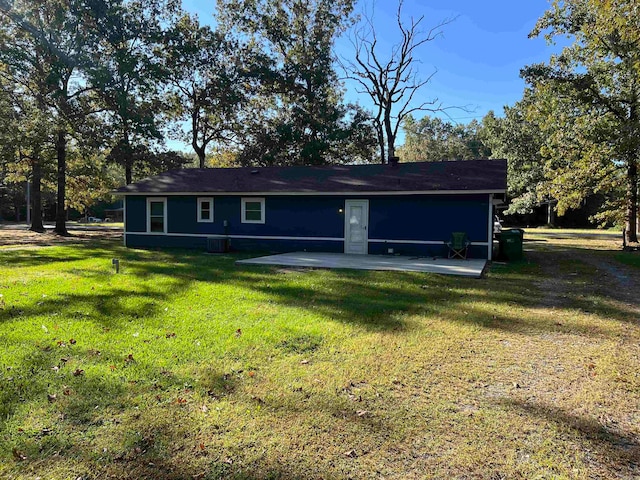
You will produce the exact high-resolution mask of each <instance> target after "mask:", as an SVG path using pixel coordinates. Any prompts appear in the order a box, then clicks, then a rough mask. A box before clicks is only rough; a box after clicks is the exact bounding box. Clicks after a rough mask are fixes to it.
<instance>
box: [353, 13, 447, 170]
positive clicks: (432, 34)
mask: <svg viewBox="0 0 640 480" xmlns="http://www.w3.org/2000/svg"><path fill="white" fill-rule="evenodd" d="M402 6H403V1H402V0H400V2H399V3H398V9H397V11H396V22H397V24H398V30H399V32H400V41H398V42H397V43H395V44H394V45H393V46H392V47H391V52H390V55H389V56H388V57H387V58H386V59H384V58H383V57H384V56H385V55H384V54H383V53H381V52H380V48H379V44H378V37H377V34H376V31H375V28H374V26H373V15H368V14H364V15H363V17H362V18H363V19H362V21H361V23H360V24H359V25H356V26H355V27H354V30H353V31H352V33H351V35H350V37H349V40H350V42H351V45H352V46H353V56H352V58H347V57H344V56H343V57H341V58H340V63H341V64H342V68H343V69H344V71H345V73H346V78H347V79H350V80H353V81H355V82H356V83H357V84H358V85H359V87H358V89H357V92H358V93H366V94H367V95H369V96H370V97H371V99H372V100H373V103H374V105H375V107H376V108H375V112H374V115H375V116H374V125H375V127H376V131H377V135H378V144H379V148H380V161H381V162H382V163H385V158H386V155H385V152H386V154H387V155H388V157H389V158H391V157H394V156H395V141H396V137H397V134H398V129H399V128H400V125H401V124H402V121H403V120H404V119H405V118H406V117H407V115H409V114H411V113H413V112H416V111H427V112H438V111H443V110H446V108H445V107H443V105H442V103H441V102H440V101H439V100H438V99H437V98H434V99H432V100H429V101H423V102H421V103H419V104H414V102H413V101H414V96H415V95H416V93H417V92H418V90H420V88H422V87H423V86H425V85H426V84H427V83H429V82H430V81H431V79H432V78H433V76H434V75H435V74H436V73H437V70H435V69H434V71H433V72H432V73H431V74H429V75H428V76H427V77H425V78H421V77H420V76H419V72H418V68H417V65H418V64H419V63H420V60H419V59H418V58H417V57H416V53H417V49H418V48H419V47H421V46H422V45H424V44H425V43H427V42H430V41H432V40H435V39H436V38H438V37H439V36H440V35H441V34H442V28H443V27H444V26H446V25H448V24H449V23H451V22H453V21H454V20H455V18H448V19H444V20H442V21H441V22H439V23H438V24H437V25H436V26H434V27H433V28H431V29H429V30H422V23H423V20H424V15H423V16H421V17H420V18H418V19H415V18H414V17H410V18H409V20H408V21H403V19H402Z"/></svg>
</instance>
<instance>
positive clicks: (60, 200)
mask: <svg viewBox="0 0 640 480" xmlns="http://www.w3.org/2000/svg"><path fill="white" fill-rule="evenodd" d="M56 154H57V157H58V195H57V197H56V228H55V229H54V231H55V232H56V233H57V234H58V235H67V234H68V233H69V232H67V223H66V222H67V214H66V211H65V205H64V200H65V198H66V188H67V179H66V173H67V132H65V130H64V128H63V129H61V130H58V138H57V140H56Z"/></svg>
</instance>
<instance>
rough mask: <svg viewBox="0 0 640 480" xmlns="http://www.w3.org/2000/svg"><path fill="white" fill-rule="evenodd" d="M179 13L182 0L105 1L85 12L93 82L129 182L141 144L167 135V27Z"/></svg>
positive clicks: (114, 148)
mask: <svg viewBox="0 0 640 480" xmlns="http://www.w3.org/2000/svg"><path fill="white" fill-rule="evenodd" d="M179 13H180V3H179V2H178V1H176V0H130V1H124V0H100V1H96V2H91V3H88V4H87V8H86V10H85V12H84V18H85V25H86V26H87V28H88V30H89V32H90V35H91V40H92V44H93V48H92V51H91V63H90V65H89V66H88V68H87V70H86V71H87V81H88V84H89V85H90V87H91V88H92V90H93V91H94V92H95V94H96V95H97V96H98V97H99V101H100V105H101V110H102V113H103V115H104V116H105V119H104V122H105V123H106V124H108V125H110V133H111V135H110V137H111V142H109V143H110V146H111V147H112V149H113V152H112V154H111V155H110V158H112V159H114V160H115V161H117V163H119V164H120V165H122V166H123V167H124V169H125V181H126V183H127V184H130V183H131V182H132V181H133V171H134V162H135V161H136V160H140V158H141V157H140V156H136V154H135V152H136V150H137V146H138V145H143V144H148V143H153V142H158V141H160V140H161V139H162V134H161V132H160V129H159V127H158V117H159V115H160V113H162V107H163V105H162V94H163V92H164V90H165V88H166V83H167V72H166V70H165V69H164V68H163V65H162V62H161V58H160V57H161V55H162V53H163V51H164V49H165V40H166V39H165V29H166V26H167V25H168V24H170V22H171V19H172V18H173V17H174V16H175V15H177V14H179ZM182 67H183V68H184V67H185V66H184V65H183V66H182ZM116 153H117V155H115V154H116Z"/></svg>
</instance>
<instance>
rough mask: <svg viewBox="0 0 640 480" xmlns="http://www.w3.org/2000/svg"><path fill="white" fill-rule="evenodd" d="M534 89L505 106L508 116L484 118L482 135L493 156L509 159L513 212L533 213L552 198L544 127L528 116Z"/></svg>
mask: <svg viewBox="0 0 640 480" xmlns="http://www.w3.org/2000/svg"><path fill="white" fill-rule="evenodd" d="M532 101H533V100H532V92H531V91H530V90H527V91H525V95H524V98H523V99H522V100H521V101H520V102H517V103H516V104H515V105H513V106H512V107H504V116H503V117H497V116H496V115H495V114H494V113H493V112H489V113H488V114H487V115H486V116H485V117H484V118H483V119H482V128H481V130H480V138H481V140H482V142H483V143H484V144H485V145H486V146H487V148H489V149H490V150H491V156H492V157H493V158H504V159H506V160H507V168H508V174H507V185H508V195H509V197H510V199H511V201H510V203H509V208H508V209H507V210H506V213H507V214H510V213H521V214H525V213H530V212H531V211H532V210H533V208H534V207H536V206H538V205H539V204H540V203H541V202H544V201H547V202H548V201H549V198H548V191H547V189H545V184H546V182H545V180H546V177H545V172H544V168H543V166H544V164H543V158H542V154H541V149H542V146H543V143H544V141H543V138H544V137H543V134H542V132H541V129H540V126H539V125H538V124H537V123H535V121H533V120H530V119H529V118H528V108H529V107H530V105H531V102H532Z"/></svg>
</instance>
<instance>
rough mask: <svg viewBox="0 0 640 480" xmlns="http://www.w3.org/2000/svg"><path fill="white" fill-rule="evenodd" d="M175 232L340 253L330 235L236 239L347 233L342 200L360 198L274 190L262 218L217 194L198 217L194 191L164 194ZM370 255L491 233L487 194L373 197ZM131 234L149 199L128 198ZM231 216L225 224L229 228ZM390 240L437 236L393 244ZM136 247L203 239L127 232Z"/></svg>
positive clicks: (430, 249) (434, 251)
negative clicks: (254, 219)
mask: <svg viewBox="0 0 640 480" xmlns="http://www.w3.org/2000/svg"><path fill="white" fill-rule="evenodd" d="M166 198H167V224H168V232H169V233H170V234H178V235H179V234H188V235H194V234H195V235H225V234H226V235H230V236H232V238H231V242H230V244H231V247H232V249H233V250H255V251H272V252H287V251H296V250H308V251H326V252H342V251H344V243H343V242H342V241H333V240H326V241H325V240H319V239H314V240H302V239H258V238H254V239H251V238H233V237H234V236H263V237H264V236H267V237H268V236H272V237H323V238H327V237H328V238H337V239H342V238H344V213H343V212H341V210H342V209H344V206H345V200H346V199H349V198H354V199H362V198H366V197H363V196H354V197H337V196H336V197H334V196H273V197H266V203H265V220H266V222H265V224H245V223H242V222H241V197H239V196H227V197H215V196H214V197H213V198H214V221H213V222H209V223H199V222H197V198H198V197H196V196H186V195H185V196H167V197H166ZM368 200H369V239H370V240H389V242H387V243H382V242H370V243H369V253H372V254H384V253H387V249H388V248H393V249H394V251H395V252H396V253H401V254H409V255H427V256H445V255H446V253H447V250H446V247H445V246H444V244H443V243H440V242H444V241H446V240H449V238H450V236H451V232H454V231H464V232H467V234H468V236H469V238H470V240H471V241H475V242H486V241H487V237H488V211H489V195H486V194H482V195H411V196H384V197H370V198H369V199H368ZM126 209H127V210H126V215H127V223H126V227H127V232H145V231H146V215H147V213H146V199H145V197H143V196H130V197H127V206H126ZM224 221H226V222H227V227H225V226H224ZM393 240H404V241H411V240H413V241H423V242H425V241H426V242H437V244H435V245H430V244H406V243H395V242H393ZM127 245H129V246H132V247H163V246H166V247H186V248H205V246H206V239H205V238H204V237H179V236H162V235H157V236H156V235H153V236H151V235H127ZM471 255H472V256H473V257H474V258H486V257H487V247H486V246H480V245H477V246H474V247H472V251H471Z"/></svg>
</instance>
